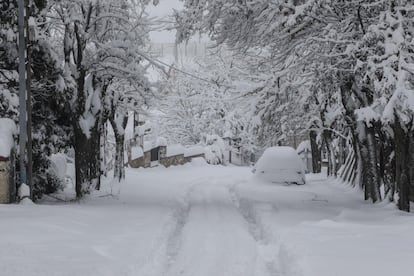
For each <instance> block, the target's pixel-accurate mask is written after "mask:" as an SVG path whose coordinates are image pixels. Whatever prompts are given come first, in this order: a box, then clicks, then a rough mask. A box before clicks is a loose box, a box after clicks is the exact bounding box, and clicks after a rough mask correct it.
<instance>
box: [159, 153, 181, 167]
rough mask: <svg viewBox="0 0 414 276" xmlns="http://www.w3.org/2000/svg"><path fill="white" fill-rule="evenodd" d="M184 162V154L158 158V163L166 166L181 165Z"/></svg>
mask: <svg viewBox="0 0 414 276" xmlns="http://www.w3.org/2000/svg"><path fill="white" fill-rule="evenodd" d="M187 162H188V161H187ZM185 163H186V160H185V158H184V154H178V155H173V156H169V157H164V158H161V159H160V164H161V165H163V166H165V167H167V168H168V167H170V166H176V165H183V164H185Z"/></svg>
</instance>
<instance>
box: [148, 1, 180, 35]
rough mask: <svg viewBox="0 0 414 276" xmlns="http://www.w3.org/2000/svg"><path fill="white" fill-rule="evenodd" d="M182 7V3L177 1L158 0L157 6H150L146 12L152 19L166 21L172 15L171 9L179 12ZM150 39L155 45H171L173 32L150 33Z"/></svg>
mask: <svg viewBox="0 0 414 276" xmlns="http://www.w3.org/2000/svg"><path fill="white" fill-rule="evenodd" d="M182 7H183V2H181V1H179V0H160V2H159V4H158V5H157V6H153V5H152V4H150V5H149V6H148V8H147V12H148V13H149V15H150V16H152V17H157V18H158V19H160V20H168V16H170V15H172V14H173V9H176V10H180V9H182ZM150 37H151V40H152V42H155V43H172V42H174V41H175V31H157V32H151V33H150Z"/></svg>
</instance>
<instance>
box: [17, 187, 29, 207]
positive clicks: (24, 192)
mask: <svg viewBox="0 0 414 276" xmlns="http://www.w3.org/2000/svg"><path fill="white" fill-rule="evenodd" d="M19 196H20V198H28V197H30V188H29V186H28V185H27V184H25V183H23V184H21V185H20V187H19ZM29 200H30V199H29ZM23 203H24V202H23Z"/></svg>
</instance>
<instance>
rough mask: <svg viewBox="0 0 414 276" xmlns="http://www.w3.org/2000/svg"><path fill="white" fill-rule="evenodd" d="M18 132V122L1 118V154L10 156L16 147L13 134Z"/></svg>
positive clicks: (6, 156)
mask: <svg viewBox="0 0 414 276" xmlns="http://www.w3.org/2000/svg"><path fill="white" fill-rule="evenodd" d="M16 133H17V128H16V124H15V123H14V122H13V120H11V119H8V118H0V156H1V157H5V158H8V157H9V156H10V151H11V149H12V148H13V147H14V139H13V135H14V134H16Z"/></svg>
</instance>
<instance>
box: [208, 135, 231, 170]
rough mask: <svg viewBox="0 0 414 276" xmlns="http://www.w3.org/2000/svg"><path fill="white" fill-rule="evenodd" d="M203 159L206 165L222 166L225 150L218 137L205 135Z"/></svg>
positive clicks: (222, 142)
mask: <svg viewBox="0 0 414 276" xmlns="http://www.w3.org/2000/svg"><path fill="white" fill-rule="evenodd" d="M205 143H206V151H205V158H206V161H207V163H209V164H212V165H219V164H223V162H224V153H225V150H226V147H225V144H224V141H223V139H221V137H220V136H218V135H206V137H205Z"/></svg>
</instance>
